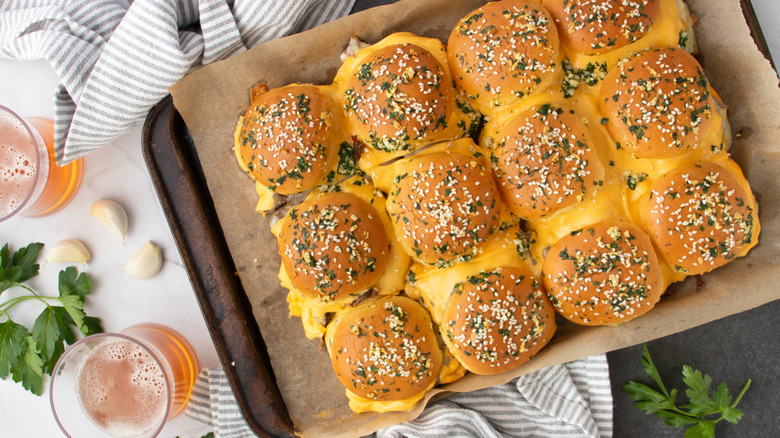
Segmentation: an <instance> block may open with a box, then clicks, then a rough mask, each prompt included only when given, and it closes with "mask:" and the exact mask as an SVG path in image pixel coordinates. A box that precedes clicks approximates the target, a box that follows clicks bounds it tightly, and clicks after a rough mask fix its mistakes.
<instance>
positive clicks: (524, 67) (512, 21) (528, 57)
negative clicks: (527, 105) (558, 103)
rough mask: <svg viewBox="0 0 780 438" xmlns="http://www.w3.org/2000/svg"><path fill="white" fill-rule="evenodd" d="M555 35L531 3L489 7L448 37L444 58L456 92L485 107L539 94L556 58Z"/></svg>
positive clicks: (520, 0)
mask: <svg viewBox="0 0 780 438" xmlns="http://www.w3.org/2000/svg"><path fill="white" fill-rule="evenodd" d="M558 53H559V49H558V32H557V31H556V29H555V25H554V24H553V22H552V18H551V17H550V14H549V13H548V12H547V11H546V10H545V9H544V8H543V7H542V6H541V5H540V4H538V3H536V2H534V1H533V0H503V1H498V2H492V3H488V4H487V5H485V6H483V7H481V8H479V9H477V10H475V11H474V12H472V13H470V14H469V15H467V16H465V17H463V18H462V19H461V20H460V22H459V23H458V25H457V26H455V28H454V29H453V30H452V33H450V36H449V40H448V42H447V58H448V59H449V64H450V68H451V70H452V75H453V78H454V79H455V83H456V85H457V86H458V88H459V89H460V90H462V91H464V92H465V93H466V96H468V97H469V99H471V100H473V101H475V102H477V103H479V104H481V105H483V106H486V107H495V106H501V105H506V104H509V103H512V102H514V101H516V100H517V99H519V98H521V97H523V96H527V95H529V94H532V93H534V92H535V91H538V90H540V89H541V88H542V87H543V86H544V85H546V82H547V81H548V79H550V78H551V76H552V74H553V70H554V66H555V60H556V59H557V57H558Z"/></svg>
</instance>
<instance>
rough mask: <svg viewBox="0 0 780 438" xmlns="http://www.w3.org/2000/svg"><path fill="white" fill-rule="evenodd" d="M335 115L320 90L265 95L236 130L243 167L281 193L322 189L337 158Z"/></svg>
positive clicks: (334, 106) (311, 88) (279, 90)
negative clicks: (315, 187) (319, 185)
mask: <svg viewBox="0 0 780 438" xmlns="http://www.w3.org/2000/svg"><path fill="white" fill-rule="evenodd" d="M337 110H338V105H337V104H336V103H335V101H334V100H332V99H331V98H330V97H328V96H327V95H325V94H323V93H321V92H320V89H319V88H318V87H316V86H311V85H288V86H285V87H280V88H274V89H271V90H270V91H268V92H266V93H263V94H261V95H260V96H258V97H257V98H255V99H254V100H253V102H252V105H251V106H250V107H249V109H248V110H247V112H246V114H245V115H244V117H243V120H242V121H241V122H240V123H241V125H240V126H239V128H238V129H239V132H238V134H237V138H236V145H235V147H236V148H237V149H238V154H237V156H238V157H239V161H241V163H240V164H241V167H242V168H244V170H246V171H247V172H248V173H249V174H250V176H252V178H253V179H255V180H256V181H258V182H260V183H261V184H263V185H264V186H266V187H268V188H269V189H271V190H273V191H275V192H277V193H281V194H291V193H298V192H302V191H305V190H308V189H310V188H312V187H314V186H316V185H318V184H321V183H322V180H323V178H324V177H325V176H326V173H327V172H328V170H329V169H330V167H331V164H332V161H333V160H334V159H336V154H337V153H338V150H337V149H336V147H334V146H333V145H334V144H335V145H338V141H337V135H336V132H335V130H337V129H339V128H340V127H339V126H338V125H339V124H340V123H341V122H340V121H339V119H338V118H337V116H336V113H337ZM334 125H336V127H335V128H334Z"/></svg>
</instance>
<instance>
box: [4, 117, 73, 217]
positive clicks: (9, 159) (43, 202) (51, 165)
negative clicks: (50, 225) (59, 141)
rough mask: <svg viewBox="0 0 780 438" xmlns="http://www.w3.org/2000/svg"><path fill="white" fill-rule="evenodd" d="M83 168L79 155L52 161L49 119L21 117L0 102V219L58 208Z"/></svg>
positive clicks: (67, 197)
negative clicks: (59, 163) (61, 161)
mask: <svg viewBox="0 0 780 438" xmlns="http://www.w3.org/2000/svg"><path fill="white" fill-rule="evenodd" d="M83 172H84V167H83V164H82V160H81V159H78V160H75V161H73V162H71V163H69V164H66V165H65V166H57V164H56V163H55V161H54V124H53V123H52V122H51V121H50V120H46V119H41V118H29V119H24V118H22V117H19V116H18V115H17V114H16V113H14V112H13V111H11V110H10V109H8V108H6V107H4V106H2V105H0V222H2V221H4V220H6V219H9V218H11V217H13V216H15V215H17V214H20V215H22V216H28V217H35V216H45V215H48V214H52V213H54V212H56V211H59V210H60V209H61V208H62V207H64V206H65V205H67V204H68V202H70V200H71V199H73V197H74V196H75V195H76V192H77V191H78V189H79V187H80V186H81V179H82V175H83Z"/></svg>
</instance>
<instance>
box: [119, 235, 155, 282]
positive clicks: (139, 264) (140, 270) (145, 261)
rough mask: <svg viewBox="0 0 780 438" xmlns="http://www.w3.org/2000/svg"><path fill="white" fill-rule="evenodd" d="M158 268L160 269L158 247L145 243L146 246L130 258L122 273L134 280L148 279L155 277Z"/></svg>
mask: <svg viewBox="0 0 780 438" xmlns="http://www.w3.org/2000/svg"><path fill="white" fill-rule="evenodd" d="M160 268H162V251H161V250H160V247H159V246H157V245H155V244H154V243H152V242H146V245H144V246H142V247H141V249H139V250H138V251H137V252H136V253H135V254H133V256H132V257H130V260H128V261H127V265H126V266H125V270H124V271H122V272H124V273H125V274H126V275H129V276H131V277H135V278H150V277H154V276H155V275H157V273H158V272H160Z"/></svg>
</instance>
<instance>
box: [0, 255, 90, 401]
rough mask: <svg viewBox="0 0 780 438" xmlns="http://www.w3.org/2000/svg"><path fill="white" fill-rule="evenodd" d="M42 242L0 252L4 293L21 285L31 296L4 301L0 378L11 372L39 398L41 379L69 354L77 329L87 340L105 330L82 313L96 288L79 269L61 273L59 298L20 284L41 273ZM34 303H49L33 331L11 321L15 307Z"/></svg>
mask: <svg viewBox="0 0 780 438" xmlns="http://www.w3.org/2000/svg"><path fill="white" fill-rule="evenodd" d="M42 247H43V244H40V243H33V244H30V245H28V246H27V247H25V248H22V249H20V250H18V251H16V252H15V253H14V254H13V255H11V251H10V249H9V247H8V245H7V244H6V245H5V246H3V248H2V249H0V293H1V292H2V291H4V290H6V289H8V288H11V287H19V288H21V289H23V290H24V291H26V292H27V295H19V296H16V297H14V298H11V299H8V300H5V301H2V302H0V319H3V321H2V322H0V378H2V379H5V378H6V377H8V375H9V374H11V375H12V376H13V379H14V381H16V382H19V383H21V384H22V386H24V388H26V389H27V390H29V391H31V392H32V393H34V394H36V395H40V394H41V392H42V389H43V375H44V374H50V373H51V372H52V370H53V369H54V365H55V364H56V362H57V360H58V359H59V358H60V356H61V355H62V353H63V351H64V350H65V344H66V343H67V344H72V343H74V342H75V341H76V332H75V331H74V330H73V329H74V328H78V329H79V330H80V331H81V333H82V334H84V335H85V336H87V335H91V334H94V333H99V332H102V331H103V328H102V327H101V324H100V320H99V319H98V318H94V317H90V316H86V315H85V314H84V300H85V299H86V296H87V295H89V293H90V291H91V289H92V283H91V281H90V279H89V277H88V276H87V274H85V273H83V272H82V273H81V274H79V273H78V271H77V270H76V268H73V267H69V268H66V269H64V270H63V271H60V275H59V284H58V290H59V296H57V297H53V296H44V295H39V294H37V293H36V292H35V291H33V290H32V289H31V288H29V287H28V286H26V285H24V284H22V282H23V281H25V280H28V279H30V278H32V277H34V276H35V275H37V274H38V270H39V266H38V264H37V263H35V261H36V259H37V258H38V256H39V254H40V251H41V248H42ZM29 300H36V301H38V302H40V303H43V304H44V305H45V307H44V309H43V311H41V313H40V315H38V318H36V320H35V323H34V324H33V327H32V333H30V331H29V330H28V328H27V327H25V326H23V325H21V324H17V323H16V322H14V321H13V320H12V319H11V313H10V311H11V308H13V307H14V306H16V305H17V304H19V303H21V302H24V301H29Z"/></svg>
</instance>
